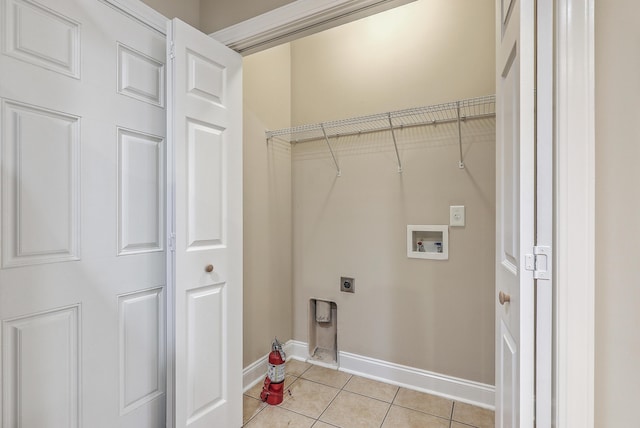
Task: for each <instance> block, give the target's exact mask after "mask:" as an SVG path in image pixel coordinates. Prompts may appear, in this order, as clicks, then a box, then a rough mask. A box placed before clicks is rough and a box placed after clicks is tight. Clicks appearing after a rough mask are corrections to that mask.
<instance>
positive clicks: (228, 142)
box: [167, 19, 242, 428]
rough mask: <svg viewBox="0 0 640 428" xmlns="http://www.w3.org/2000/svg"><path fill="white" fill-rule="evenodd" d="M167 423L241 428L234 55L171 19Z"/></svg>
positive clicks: (238, 105)
mask: <svg viewBox="0 0 640 428" xmlns="http://www.w3.org/2000/svg"><path fill="white" fill-rule="evenodd" d="M167 38H168V40H169V41H170V42H169V44H168V46H169V54H168V56H169V57H170V58H171V60H170V64H171V65H170V69H169V71H170V72H169V76H170V79H171V80H170V81H171V85H170V87H171V88H173V91H172V93H171V94H170V97H169V98H170V106H169V120H168V123H169V136H170V141H171V144H170V146H169V147H170V150H172V151H173V152H172V156H171V157H172V158H174V159H175V161H174V163H173V164H172V169H174V170H173V171H172V172H171V173H170V174H171V175H170V176H171V177H172V182H173V186H174V194H175V201H174V202H171V203H170V206H172V207H174V206H175V211H174V212H173V213H172V218H174V220H175V222H172V227H173V228H174V232H173V233H174V234H175V256H174V257H171V258H170V266H171V267H172V270H173V273H172V277H173V282H174V284H175V287H174V299H173V307H172V308H173V314H172V317H173V318H174V320H175V321H174V322H175V332H174V340H175V350H176V351H175V367H174V370H175V399H174V402H175V423H176V425H175V426H176V427H177V428H182V427H191V428H205V427H207V428H208V427H229V428H232V427H240V426H241V425H242V358H241V355H242V310H241V308H242V134H241V132H242V58H241V57H240V55H238V54H237V53H236V52H234V51H232V50H230V49H228V48H227V47H225V46H223V45H222V44H220V43H219V42H216V41H215V40H213V39H211V38H210V37H208V36H206V35H204V34H202V33H200V32H199V31H197V30H195V29H193V28H191V27H189V26H188V25H187V24H185V23H183V22H181V21H179V20H177V19H176V20H173V21H172V22H171V23H170V27H169V31H168V32H167Z"/></svg>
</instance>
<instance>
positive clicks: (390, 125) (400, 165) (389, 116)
mask: <svg viewBox="0 0 640 428" xmlns="http://www.w3.org/2000/svg"><path fill="white" fill-rule="evenodd" d="M387 118H388V119H389V129H391V137H392V138H393V147H395V149H396V159H398V172H402V162H400V153H398V142H397V141H396V133H395V130H394V128H393V122H392V121H391V113H388V114H387Z"/></svg>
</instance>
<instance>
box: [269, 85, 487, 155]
mask: <svg viewBox="0 0 640 428" xmlns="http://www.w3.org/2000/svg"><path fill="white" fill-rule="evenodd" d="M495 112H496V97H495V95H487V96H483V97H478V98H470V99H466V100H460V101H453V102H448V103H443V104H435V105H430V106H424V107H415V108H410V109H405V110H397V111H392V112H387V113H377V114H372V115H368V116H360V117H354V118H350V119H342V120H334V121H331V122H323V123H316V124H312V125H302V126H296V127H293V128H284V129H278V130H274V131H265V136H266V137H267V139H272V138H278V139H281V140H284V141H287V142H289V143H303V142H305V141H312V140H321V139H325V138H331V137H339V136H347V135H357V134H364V133H369V132H378V131H388V130H391V131H392V132H393V129H394V128H395V129H402V128H407V127H414V126H424V125H434V124H437V123H445V122H455V121H458V120H461V121H465V120H468V119H475V118H483V117H491V116H494V115H495Z"/></svg>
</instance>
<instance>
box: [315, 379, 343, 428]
mask: <svg viewBox="0 0 640 428" xmlns="http://www.w3.org/2000/svg"><path fill="white" fill-rule="evenodd" d="M345 385H346V383H345ZM341 392H342V389H340V390H338V393H337V394H336V395H334V396H333V398H332V399H331V401H329V404H327V407H325V408H324V410H323V411H322V413H320V416H318V420H319V421H320V422H325V421H323V420H321V418H322V415H324V414H325V413H326V412H327V410H328V409H329V407H331V404H333V402H334V401H336V398H338V395H340V393H341ZM325 423H329V422H325Z"/></svg>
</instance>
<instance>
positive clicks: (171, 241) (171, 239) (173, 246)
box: [169, 233, 176, 251]
mask: <svg viewBox="0 0 640 428" xmlns="http://www.w3.org/2000/svg"><path fill="white" fill-rule="evenodd" d="M169 250H170V251H175V250H176V235H175V233H172V234H171V235H169Z"/></svg>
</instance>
